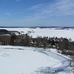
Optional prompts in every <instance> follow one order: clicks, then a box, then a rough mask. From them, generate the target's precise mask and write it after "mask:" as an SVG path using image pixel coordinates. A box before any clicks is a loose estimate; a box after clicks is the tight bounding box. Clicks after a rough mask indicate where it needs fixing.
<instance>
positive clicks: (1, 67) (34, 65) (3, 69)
mask: <svg viewBox="0 0 74 74" xmlns="http://www.w3.org/2000/svg"><path fill="white" fill-rule="evenodd" d="M19 49H20V50H19ZM37 49H38V48H31V47H20V46H0V74H36V73H37V74H42V73H43V74H47V73H51V72H55V71H58V70H63V69H64V68H66V67H68V65H69V61H68V59H67V58H65V57H63V56H60V55H58V54H56V53H53V52H46V51H41V50H40V51H39V49H38V51H37Z"/></svg>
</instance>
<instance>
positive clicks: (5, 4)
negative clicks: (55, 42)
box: [0, 0, 74, 26]
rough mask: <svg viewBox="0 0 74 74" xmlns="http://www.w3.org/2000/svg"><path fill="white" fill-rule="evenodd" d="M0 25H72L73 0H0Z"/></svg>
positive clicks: (73, 19)
mask: <svg viewBox="0 0 74 74" xmlns="http://www.w3.org/2000/svg"><path fill="white" fill-rule="evenodd" d="M0 26H74V0H0Z"/></svg>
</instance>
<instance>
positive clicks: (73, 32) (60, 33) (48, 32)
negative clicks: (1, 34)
mask: <svg viewBox="0 0 74 74" xmlns="http://www.w3.org/2000/svg"><path fill="white" fill-rule="evenodd" d="M4 29H7V30H10V31H12V30H13V31H20V32H21V33H24V34H25V33H29V35H31V36H32V37H38V36H42V37H43V36H48V37H59V38H60V37H64V38H68V39H70V38H71V39H72V40H73V41H74V29H55V28H35V29H34V28H4Z"/></svg>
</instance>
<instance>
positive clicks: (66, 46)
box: [10, 34, 74, 54]
mask: <svg viewBox="0 0 74 74" xmlns="http://www.w3.org/2000/svg"><path fill="white" fill-rule="evenodd" d="M10 44H11V45H19V46H32V47H39V48H40V47H41V48H44V49H45V48H56V49H58V50H62V53H65V54H74V42H71V40H69V39H67V38H62V37H61V38H57V37H37V38H32V37H31V36H29V35H28V34H22V35H18V36H16V35H12V36H11V40H10Z"/></svg>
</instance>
